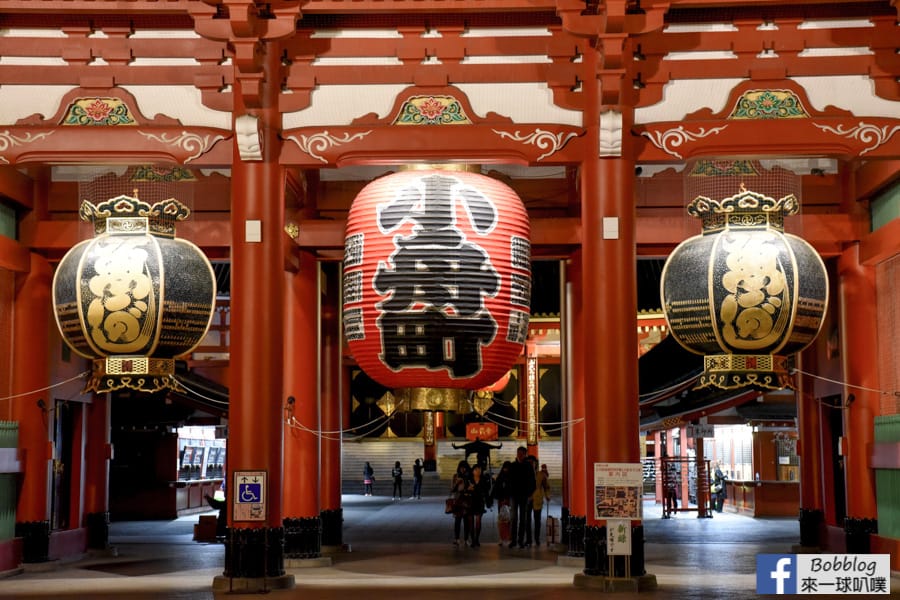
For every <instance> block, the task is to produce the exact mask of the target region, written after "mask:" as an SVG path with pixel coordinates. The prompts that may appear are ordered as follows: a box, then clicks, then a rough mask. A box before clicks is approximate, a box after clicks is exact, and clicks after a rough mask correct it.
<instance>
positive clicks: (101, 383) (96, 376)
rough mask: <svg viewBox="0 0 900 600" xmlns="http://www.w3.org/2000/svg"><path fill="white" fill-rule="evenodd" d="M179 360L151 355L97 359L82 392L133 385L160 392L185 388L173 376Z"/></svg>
mask: <svg viewBox="0 0 900 600" xmlns="http://www.w3.org/2000/svg"><path fill="white" fill-rule="evenodd" d="M174 373H175V360H174V359H171V358H152V357H148V356H109V357H106V358H99V359H96V360H94V361H93V367H92V369H91V375H90V377H89V378H88V381H87V383H86V384H85V387H84V390H82V393H87V392H94V393H98V394H102V393H106V392H114V391H116V390H122V389H129V390H136V391H140V392H150V393H152V392H160V391H163V390H174V391H180V392H183V391H184V388H182V386H181V385H180V384H179V383H178V381H177V380H176V379H175V377H173V374H174Z"/></svg>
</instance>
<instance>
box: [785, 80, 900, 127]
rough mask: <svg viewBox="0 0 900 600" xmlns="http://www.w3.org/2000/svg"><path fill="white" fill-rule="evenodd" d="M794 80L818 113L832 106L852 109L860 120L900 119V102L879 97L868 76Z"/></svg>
mask: <svg viewBox="0 0 900 600" xmlns="http://www.w3.org/2000/svg"><path fill="white" fill-rule="evenodd" d="M794 81H796V82H797V83H798V84H800V85H802V86H803V88H804V89H805V90H806V95H807V96H808V97H809V101H810V103H812V108H813V109H815V110H819V111H821V110H825V108H826V107H827V106H829V105H832V106H835V107H837V108H842V109H844V110H851V111H852V112H853V114H854V115H856V116H857V117H862V116H868V117H888V118H893V119H900V102H893V101H891V100H885V99H884V98H879V97H878V96H876V95H875V84H874V82H873V81H872V80H871V79H869V78H868V77H866V76H864V75H842V76H836V77H795V78H794Z"/></svg>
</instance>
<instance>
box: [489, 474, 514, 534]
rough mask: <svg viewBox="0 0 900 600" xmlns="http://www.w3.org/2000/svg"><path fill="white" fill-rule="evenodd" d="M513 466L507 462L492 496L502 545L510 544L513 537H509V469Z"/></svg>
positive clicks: (492, 491)
mask: <svg viewBox="0 0 900 600" xmlns="http://www.w3.org/2000/svg"><path fill="white" fill-rule="evenodd" d="M511 466H512V462H511V461H508V460H507V461H505V462H504V463H503V465H502V466H501V467H500V471H499V472H498V473H497V477H496V478H495V479H494V485H493V489H492V490H491V495H492V496H493V498H494V500H495V501H496V503H497V534H498V537H499V538H500V545H501V546H502V545H503V544H504V543H509V542H510V540H511V539H512V537H511V536H510V535H509V530H510V527H509V522H510V514H509V513H510V510H509V469H510V467H511Z"/></svg>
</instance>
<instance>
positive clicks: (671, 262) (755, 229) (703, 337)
mask: <svg viewBox="0 0 900 600" xmlns="http://www.w3.org/2000/svg"><path fill="white" fill-rule="evenodd" d="M799 208H800V205H799V202H798V201H797V199H796V198H795V197H794V195H793V194H791V195H788V196H785V197H783V198H781V199H778V200H775V199H774V198H771V197H768V196H765V195H763V194H759V193H755V192H752V191H748V190H746V189H744V188H743V186H741V191H740V193H738V194H737V195H735V196H732V197H730V198H725V199H724V200H721V201H716V200H711V199H710V198H706V197H704V196H698V197H697V198H695V199H694V200H693V201H692V202H691V203H690V205H689V206H688V213H689V214H690V215H692V216H695V217H699V218H700V219H702V221H703V233H702V234H701V235H699V236H695V237H692V238H690V239H688V240H685V241H684V242H682V243H681V244H680V245H679V246H678V247H677V248H675V250H674V251H673V252H672V254H671V255H670V256H669V258H668V260H667V261H666V264H665V266H664V267H663V273H662V282H661V295H662V304H663V310H664V311H665V315H666V320H667V321H668V324H669V328H670V331H671V333H672V335H674V336H675V339H676V340H678V342H679V343H680V344H681V345H682V346H684V347H685V348H687V349H688V350H690V351H692V352H695V353H697V354H703V355H705V358H704V372H703V374H702V375H701V377H700V381H699V384H698V386H697V387H700V388H702V387H707V386H715V387H719V388H722V389H732V388H740V387H745V386H753V387H757V388H762V389H780V388H783V387H790V384H791V381H790V377H789V375H788V369H787V358H788V356H790V355H791V354H794V353H797V352H799V351H801V350H802V349H803V348H805V347H806V346H808V345H809V344H810V343H811V342H812V341H813V340H814V339H815V337H816V335H817V334H818V332H819V330H820V328H821V326H822V318H823V315H824V314H825V310H826V308H827V305H828V281H827V275H826V272H825V265H824V264H823V263H822V259H821V258H820V257H819V255H818V253H817V252H816V251H815V249H813V248H812V246H810V245H809V244H808V243H807V242H806V241H805V240H803V239H801V238H799V237H797V236H794V235H790V234H785V233H784V218H783V217H784V216H785V215H793V214H796V213H797V212H798V211H799Z"/></svg>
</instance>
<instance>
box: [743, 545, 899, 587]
mask: <svg viewBox="0 0 900 600" xmlns="http://www.w3.org/2000/svg"><path fill="white" fill-rule="evenodd" d="M756 593H757V594H865V595H875V594H883V595H889V594H890V593H891V555H890V554H757V555H756Z"/></svg>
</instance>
